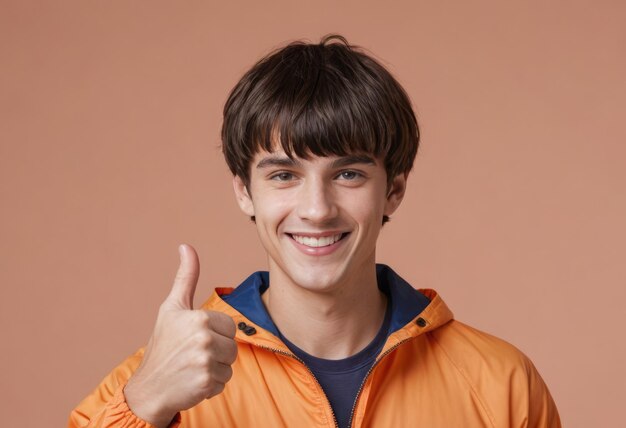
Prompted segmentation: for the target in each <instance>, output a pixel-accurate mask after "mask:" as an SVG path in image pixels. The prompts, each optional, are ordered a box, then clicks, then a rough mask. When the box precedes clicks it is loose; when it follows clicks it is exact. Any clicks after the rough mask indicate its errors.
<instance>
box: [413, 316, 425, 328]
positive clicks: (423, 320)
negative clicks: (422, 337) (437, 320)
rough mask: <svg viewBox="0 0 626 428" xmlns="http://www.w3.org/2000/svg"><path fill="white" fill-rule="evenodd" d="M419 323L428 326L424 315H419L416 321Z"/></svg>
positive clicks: (421, 325)
mask: <svg viewBox="0 0 626 428" xmlns="http://www.w3.org/2000/svg"><path fill="white" fill-rule="evenodd" d="M415 322H416V324H417V325H419V326H420V327H426V320H425V319H424V318H422V317H419V318H418V319H417V321H415Z"/></svg>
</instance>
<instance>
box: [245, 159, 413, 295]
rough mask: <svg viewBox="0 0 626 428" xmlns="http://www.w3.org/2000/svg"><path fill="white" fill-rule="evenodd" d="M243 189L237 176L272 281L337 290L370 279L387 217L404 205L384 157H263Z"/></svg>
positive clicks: (399, 183) (401, 184) (401, 185)
mask: <svg viewBox="0 0 626 428" xmlns="http://www.w3.org/2000/svg"><path fill="white" fill-rule="evenodd" d="M250 170H251V173H250V184H249V187H248V188H246V186H245V185H244V183H243V182H242V180H241V179H240V178H239V177H235V178H234V181H233V183H234V188H235V194H236V197H237V201H238V203H239V205H240V207H241V209H242V211H243V212H244V213H245V214H247V215H249V216H255V221H256V226H257V230H258V234H259V237H260V239H261V243H262V244H263V246H264V247H265V250H266V252H267V255H268V258H269V268H270V273H271V275H272V282H273V283H274V282H275V281H277V280H279V281H289V282H290V283H291V284H293V285H296V286H299V287H304V288H307V289H309V290H311V291H319V292H332V291H337V290H338V289H340V288H341V287H342V285H345V284H347V283H350V281H352V282H355V281H360V280H362V278H363V275H364V273H365V272H368V273H373V272H374V265H375V249H376V240H377V238H378V234H379V232H380V228H381V226H382V218H383V215H391V214H392V213H393V212H394V211H395V210H396V208H397V207H398V206H399V204H400V202H401V200H402V197H403V196H404V190H405V187H406V177H405V176H404V174H402V175H399V176H397V177H395V178H394V180H393V181H392V183H391V185H390V186H389V187H388V186H387V174H386V171H385V168H384V166H383V164H382V160H381V159H376V158H374V157H370V156H363V155H354V156H345V157H337V156H333V157H311V158H310V159H300V158H294V159H290V158H289V157H287V156H286V155H285V154H284V152H282V151H276V152H271V153H269V152H265V151H262V152H259V153H257V154H256V156H255V157H254V159H253V160H252V163H251V167H250Z"/></svg>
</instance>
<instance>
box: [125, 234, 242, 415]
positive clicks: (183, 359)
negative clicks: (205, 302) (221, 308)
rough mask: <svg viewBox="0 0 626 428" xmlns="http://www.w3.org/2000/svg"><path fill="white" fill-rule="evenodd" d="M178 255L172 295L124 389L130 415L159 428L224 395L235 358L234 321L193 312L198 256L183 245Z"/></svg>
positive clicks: (228, 318)
mask: <svg viewBox="0 0 626 428" xmlns="http://www.w3.org/2000/svg"><path fill="white" fill-rule="evenodd" d="M179 253H180V266H179V268H178V272H177V274H176V279H175V280H174V285H173V286H172V290H171V291H170V294H169V295H168V296H167V298H166V299H165V301H164V302H163V303H162V304H161V307H160V308H159V314H158V317H157V320H156V324H155V326H154V331H153V333H152V337H151V338H150V340H149V342H148V345H147V346H146V352H145V354H144V357H143V360H142V362H141V364H140V366H139V367H138V368H137V371H136V372H135V373H134V374H133V376H132V377H131V378H130V379H129V380H128V384H127V385H126V387H125V388H124V395H125V397H126V402H127V403H128V406H129V407H130V409H131V410H132V411H133V413H135V415H137V416H139V417H140V418H141V419H143V420H145V421H147V422H150V423H151V424H153V425H155V426H157V427H166V426H167V425H169V423H170V421H171V420H172V418H173V417H174V416H175V415H176V413H177V412H179V411H181V410H186V409H188V408H190V407H193V406H195V405H196V404H198V403H199V402H201V401H202V400H204V399H205V398H210V397H213V396H214V395H217V394H219V393H220V392H222V391H223V389H224V385H225V384H226V382H228V381H229V380H230V378H231V377H232V374H233V371H232V368H231V367H230V366H231V364H232V363H233V362H234V361H235V359H236V357H237V345H236V343H235V340H234V337H235V331H236V328H235V323H234V321H233V320H232V318H230V317H229V316H228V315H225V314H223V313H221V312H214V311H205V310H194V309H193V296H194V293H195V290H196V284H197V282H198V276H199V272H200V262H199V261H198V255H197V254H196V251H195V250H194V249H193V248H192V247H191V246H189V245H181V246H180V247H179ZM212 291H213V290H211V292H212Z"/></svg>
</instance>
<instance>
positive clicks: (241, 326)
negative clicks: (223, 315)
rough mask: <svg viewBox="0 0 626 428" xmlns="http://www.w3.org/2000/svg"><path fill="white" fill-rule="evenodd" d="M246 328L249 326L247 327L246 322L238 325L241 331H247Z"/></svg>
mask: <svg viewBox="0 0 626 428" xmlns="http://www.w3.org/2000/svg"><path fill="white" fill-rule="evenodd" d="M246 327H248V326H247V325H246V323H245V322H240V323H239V324H237V328H238V329H239V330H243V329H245V328H246Z"/></svg>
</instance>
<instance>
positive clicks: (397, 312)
mask: <svg viewBox="0 0 626 428" xmlns="http://www.w3.org/2000/svg"><path fill="white" fill-rule="evenodd" d="M376 280H377V282H378V288H379V289H380V290H381V291H382V292H383V293H385V294H386V295H387V296H388V297H389V299H390V300H391V322H390V325H389V334H391V333H393V332H395V331H397V330H399V329H401V328H402V327H404V326H405V325H406V324H408V323H409V322H410V321H411V320H412V319H413V318H415V317H416V316H418V315H419V314H420V313H421V312H422V311H423V310H424V309H426V307H427V306H428V304H429V303H430V300H429V299H428V297H426V296H425V295H423V294H422V293H420V292H419V291H418V290H416V289H414V288H413V287H412V286H411V285H410V284H409V283H408V282H406V281H405V280H404V279H402V278H401V277H400V276H399V275H398V274H396V273H395V272H394V271H393V269H391V268H390V267H389V266H387V265H384V264H377V265H376ZM269 286H270V275H269V272H267V271H258V272H254V273H253V274H252V275H250V276H249V277H248V278H246V279H245V280H244V281H243V282H242V283H241V284H240V285H239V286H238V287H237V288H235V290H234V291H233V292H232V293H230V294H228V295H225V296H222V299H223V300H224V301H225V302H226V303H228V304H229V305H230V306H232V307H233V308H234V309H235V310H237V311H238V312H239V313H240V314H242V315H243V316H245V317H246V318H248V319H249V320H250V321H252V322H253V323H255V324H256V325H258V326H259V327H261V328H264V329H265V330H267V331H269V332H271V333H272V334H273V335H274V336H276V337H280V334H279V332H278V328H277V327H276V325H275V324H274V321H272V318H271V317H270V315H269V313H268V312H267V310H266V309H265V305H264V304H263V301H262V300H261V294H263V292H264V291H265V290H267V289H268V287H269Z"/></svg>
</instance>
